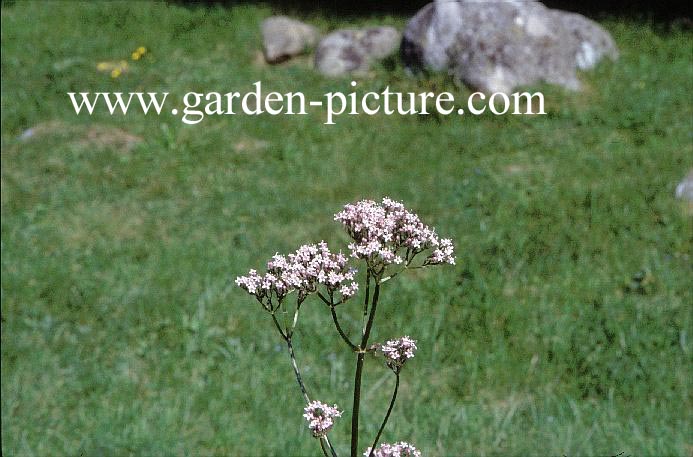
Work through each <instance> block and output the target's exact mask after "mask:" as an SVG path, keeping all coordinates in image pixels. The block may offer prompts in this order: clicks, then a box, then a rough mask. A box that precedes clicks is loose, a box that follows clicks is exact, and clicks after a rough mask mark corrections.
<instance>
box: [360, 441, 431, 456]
mask: <svg viewBox="0 0 693 457" xmlns="http://www.w3.org/2000/svg"><path fill="white" fill-rule="evenodd" d="M371 449H372V448H370V447H369V448H368V449H366V452H364V453H363V455H364V457H370V456H371ZM372 455H373V457H421V452H420V451H419V450H418V449H416V448H415V447H414V446H413V445H411V444H409V443H406V442H404V441H400V442H399V443H395V444H387V443H383V444H381V445H380V446H379V447H377V448H376V449H375V450H373V454H372Z"/></svg>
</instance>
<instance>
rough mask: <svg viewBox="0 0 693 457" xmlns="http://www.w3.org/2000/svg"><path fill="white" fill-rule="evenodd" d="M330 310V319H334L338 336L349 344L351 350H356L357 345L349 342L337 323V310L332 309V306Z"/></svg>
mask: <svg viewBox="0 0 693 457" xmlns="http://www.w3.org/2000/svg"><path fill="white" fill-rule="evenodd" d="M330 311H332V320H333V321H334V326H335V327H337V331H338V332H339V336H341V337H342V339H343V340H344V342H345V343H346V344H348V345H349V347H350V348H351V350H352V351H358V349H359V348H358V347H357V346H356V345H355V344H354V343H352V342H351V340H350V339H349V337H348V336H346V334H345V333H344V331H343V330H342V326H341V325H339V319H338V318H337V312H336V311H335V309H334V306H330Z"/></svg>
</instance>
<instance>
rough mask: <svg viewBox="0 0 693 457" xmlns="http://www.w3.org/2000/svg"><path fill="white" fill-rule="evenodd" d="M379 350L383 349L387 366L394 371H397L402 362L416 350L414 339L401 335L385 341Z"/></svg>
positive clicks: (412, 355)
mask: <svg viewBox="0 0 693 457" xmlns="http://www.w3.org/2000/svg"><path fill="white" fill-rule="evenodd" d="M380 350H381V351H383V354H384V355H385V358H386V359H387V366H388V367H390V368H392V369H393V370H394V371H395V372H399V370H400V369H401V368H402V366H403V365H404V362H406V361H407V360H409V359H411V358H413V357H414V353H415V352H416V340H413V339H411V338H409V337H408V336H403V337H401V338H398V339H396V340H389V341H387V342H386V343H385V344H383V345H381V346H380Z"/></svg>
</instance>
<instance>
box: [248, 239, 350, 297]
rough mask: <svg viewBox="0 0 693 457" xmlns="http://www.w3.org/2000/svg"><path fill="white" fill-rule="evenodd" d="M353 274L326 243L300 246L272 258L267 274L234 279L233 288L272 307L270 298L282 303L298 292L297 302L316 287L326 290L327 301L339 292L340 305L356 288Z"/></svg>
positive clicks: (251, 274)
mask: <svg viewBox="0 0 693 457" xmlns="http://www.w3.org/2000/svg"><path fill="white" fill-rule="evenodd" d="M355 274H356V270H354V269H353V268H349V267H348V266H347V258H346V257H345V256H344V255H343V254H342V253H341V252H339V253H337V254H334V253H332V252H330V249H329V248H328V247H327V243H325V242H324V241H321V242H320V243H318V244H317V245H315V244H307V245H303V246H301V247H300V248H298V250H297V251H296V252H295V253H293V254H289V255H288V256H283V255H280V254H275V255H274V256H273V257H272V259H271V260H270V261H269V262H267V273H266V274H264V275H261V274H258V272H257V271H255V270H250V272H249V273H248V275H247V276H239V277H238V278H236V284H237V285H238V286H239V287H241V288H243V289H244V290H246V291H247V292H248V293H249V294H251V295H254V296H255V297H257V299H258V300H260V302H262V303H263V304H267V303H268V302H269V303H268V304H271V300H272V297H276V299H277V300H278V301H281V300H282V299H283V298H284V297H285V296H286V294H288V293H289V292H292V291H294V290H296V291H298V294H299V300H303V299H305V297H306V296H307V295H309V294H311V293H313V292H316V291H317V289H318V286H319V285H323V286H325V288H326V290H327V293H328V295H329V296H330V297H332V296H333V294H334V293H335V292H339V294H341V296H342V301H343V300H346V299H347V298H350V297H351V296H353V295H354V294H355V293H356V291H357V290H358V284H357V283H356V282H354V281H353V279H354V276H355Z"/></svg>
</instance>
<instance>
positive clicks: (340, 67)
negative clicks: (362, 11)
mask: <svg viewBox="0 0 693 457" xmlns="http://www.w3.org/2000/svg"><path fill="white" fill-rule="evenodd" d="M399 42H400V34H399V32H398V31H397V30H396V29H395V28H393V27H371V28H367V29H363V30H352V29H344V30H337V31H335V32H332V33H330V34H329V35H327V36H326V37H324V38H323V39H322V40H321V41H320V43H319V44H318V48H317V50H316V52H315V68H316V70H318V71H319V72H320V73H322V74H323V75H326V76H341V75H345V74H349V73H355V74H360V73H365V72H366V71H368V69H369V68H370V64H371V63H372V62H373V61H375V60H380V59H384V58H385V57H387V56H389V55H391V54H393V53H394V52H395V51H396V50H397V47H398V45H399Z"/></svg>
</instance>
